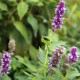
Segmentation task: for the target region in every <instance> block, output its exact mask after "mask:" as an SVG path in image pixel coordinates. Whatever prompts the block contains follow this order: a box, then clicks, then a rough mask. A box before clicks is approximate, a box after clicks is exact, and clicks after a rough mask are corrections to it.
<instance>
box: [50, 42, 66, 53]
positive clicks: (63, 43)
mask: <svg viewBox="0 0 80 80" xmlns="http://www.w3.org/2000/svg"><path fill="white" fill-rule="evenodd" d="M65 44H66V42H64V41H56V42H53V43H51V44H50V47H49V49H50V50H51V51H54V50H55V48H56V47H58V46H60V45H65Z"/></svg>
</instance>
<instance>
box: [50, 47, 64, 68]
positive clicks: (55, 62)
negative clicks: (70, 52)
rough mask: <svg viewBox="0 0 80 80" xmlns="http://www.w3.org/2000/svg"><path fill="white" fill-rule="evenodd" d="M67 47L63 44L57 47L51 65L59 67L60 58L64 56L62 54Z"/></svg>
mask: <svg viewBox="0 0 80 80" xmlns="http://www.w3.org/2000/svg"><path fill="white" fill-rule="evenodd" d="M64 50H65V48H64V47H63V46H59V47H57V48H56V49H55V51H54V54H53V55H52V57H51V59H50V63H49V67H58V66H59V63H60V60H61V58H62V54H63V53H64Z"/></svg>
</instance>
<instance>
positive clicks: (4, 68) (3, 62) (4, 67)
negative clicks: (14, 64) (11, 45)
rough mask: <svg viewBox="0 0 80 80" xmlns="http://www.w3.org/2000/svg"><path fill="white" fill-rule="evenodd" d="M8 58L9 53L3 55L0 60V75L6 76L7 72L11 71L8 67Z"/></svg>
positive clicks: (9, 61)
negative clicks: (0, 68)
mask: <svg viewBox="0 0 80 80" xmlns="http://www.w3.org/2000/svg"><path fill="white" fill-rule="evenodd" d="M10 57H11V56H10V54H9V53H4V54H3V56H2V59H1V67H2V70H1V71H0V74H7V73H8V71H9V70H10V69H11V67H10V63H11V60H10Z"/></svg>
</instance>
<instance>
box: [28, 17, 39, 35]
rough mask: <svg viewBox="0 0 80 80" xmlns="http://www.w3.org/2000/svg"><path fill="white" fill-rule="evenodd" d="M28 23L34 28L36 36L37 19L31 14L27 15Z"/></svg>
mask: <svg viewBox="0 0 80 80" xmlns="http://www.w3.org/2000/svg"><path fill="white" fill-rule="evenodd" d="M27 21H28V23H29V24H30V25H31V26H32V28H33V30H34V35H35V36H37V32H38V21H37V20H36V18H34V17H33V16H32V15H29V16H28V18H27Z"/></svg>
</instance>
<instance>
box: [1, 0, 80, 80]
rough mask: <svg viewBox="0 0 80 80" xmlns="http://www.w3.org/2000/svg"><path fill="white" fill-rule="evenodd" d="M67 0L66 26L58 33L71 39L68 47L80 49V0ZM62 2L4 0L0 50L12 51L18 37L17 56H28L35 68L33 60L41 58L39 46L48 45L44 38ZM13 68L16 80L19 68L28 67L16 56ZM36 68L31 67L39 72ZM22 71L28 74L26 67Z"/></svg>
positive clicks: (55, 0)
mask: <svg viewBox="0 0 80 80" xmlns="http://www.w3.org/2000/svg"><path fill="white" fill-rule="evenodd" d="M64 1H65V4H66V12H65V15H64V22H63V28H62V29H61V30H58V31H57V32H56V33H57V34H58V35H59V38H60V40H63V41H65V42H67V46H69V47H70V46H73V45H75V46H77V47H78V48H79V47H80V0H64ZM58 2H59V0H0V51H1V52H3V51H8V42H9V40H10V39H14V40H15V41H16V50H15V53H16V55H19V56H17V58H19V59H20V60H22V61H23V58H22V57H24V58H25V59H26V60H27V62H26V63H27V64H28V63H29V64H28V65H27V67H31V66H30V65H31V64H30V63H34V62H36V60H37V55H38V53H39V47H44V44H43V43H42V42H41V37H42V36H46V35H47V34H48V29H49V28H52V26H51V22H52V17H54V16H55V14H54V11H55V8H56V6H57V4H58ZM20 56H21V57H20ZM16 63H18V65H17V64H16ZM23 64H25V63H23ZM35 64H36V65H37V63H35ZM25 66H26V64H25ZM12 67H13V70H12V71H11V73H10V75H9V76H11V77H12V80H14V78H13V77H14V75H20V73H19V72H17V71H18V70H21V69H20V68H25V67H24V66H23V65H21V64H20V63H19V62H17V60H16V58H13V66H12ZM32 67H35V66H32ZM32 67H31V68H30V69H32V71H35V69H36V67H35V68H32ZM26 70H27V69H26ZM21 72H23V73H25V72H24V70H21ZM27 72H28V70H27ZM26 74H27V73H26ZM27 75H28V74H27ZM23 77H25V76H24V75H23ZM15 78H16V79H15V80H28V79H27V78H26V79H22V78H18V77H17V76H15ZM8 80H9V79H8ZM34 80H35V79H34Z"/></svg>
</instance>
